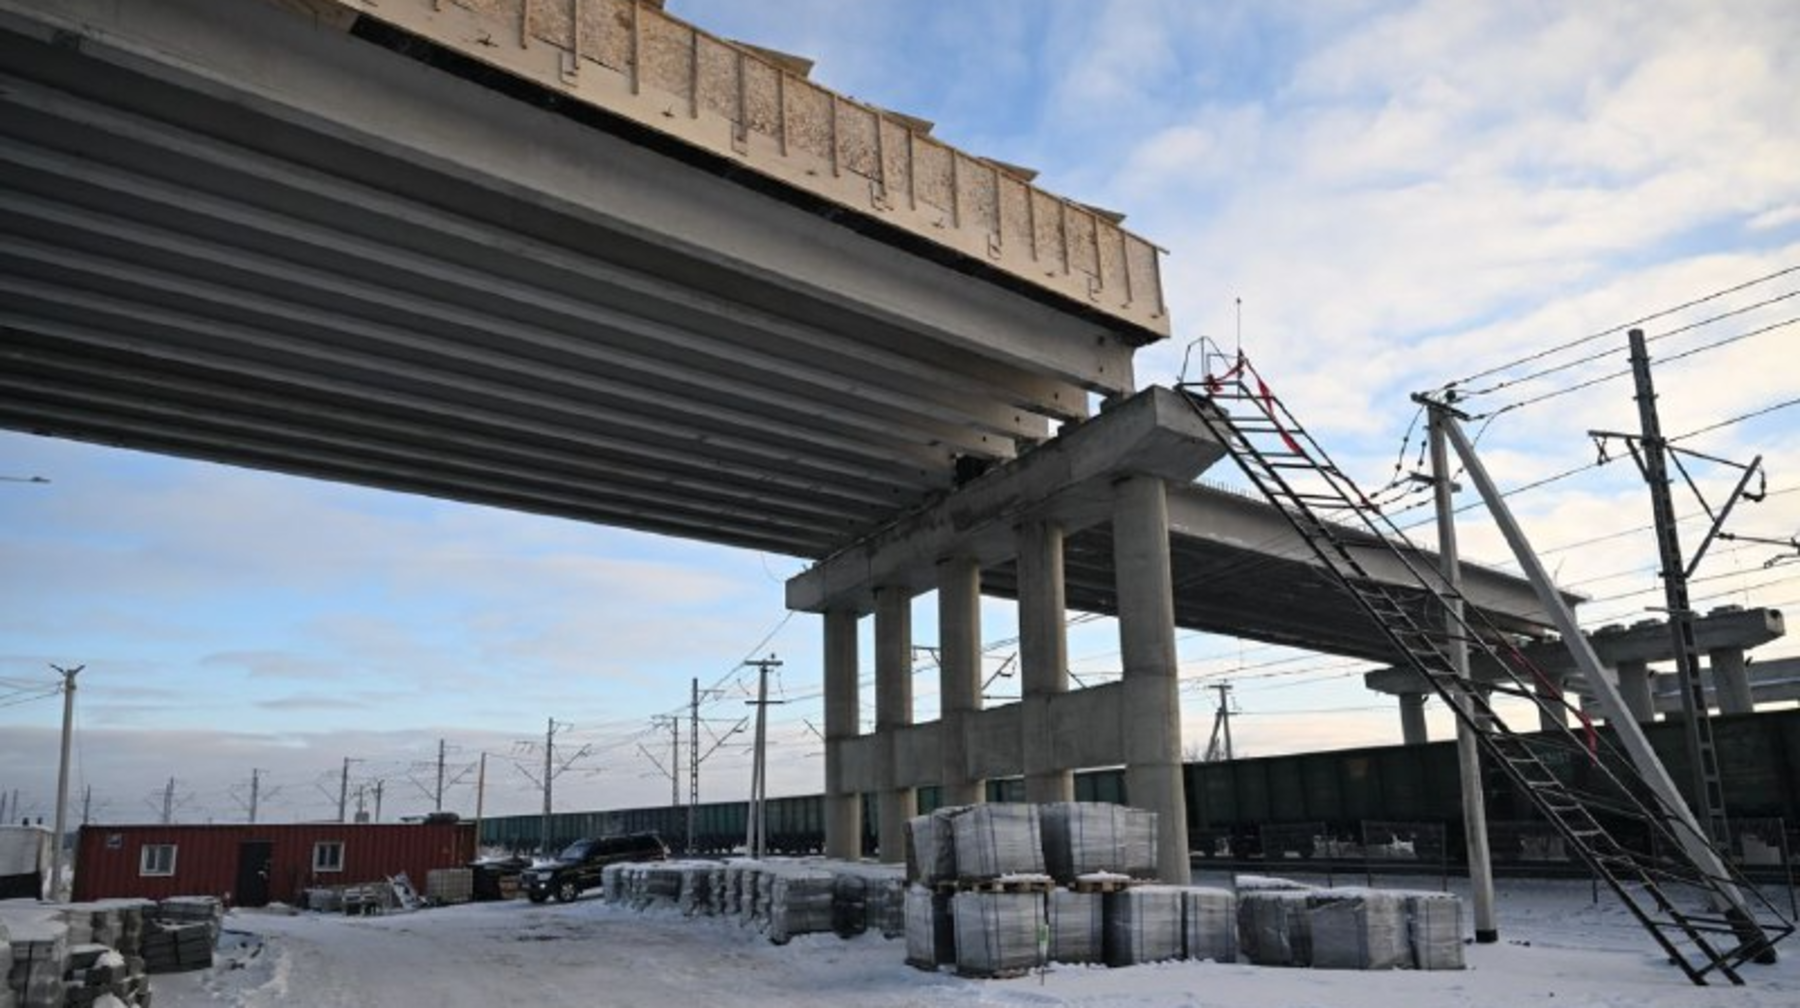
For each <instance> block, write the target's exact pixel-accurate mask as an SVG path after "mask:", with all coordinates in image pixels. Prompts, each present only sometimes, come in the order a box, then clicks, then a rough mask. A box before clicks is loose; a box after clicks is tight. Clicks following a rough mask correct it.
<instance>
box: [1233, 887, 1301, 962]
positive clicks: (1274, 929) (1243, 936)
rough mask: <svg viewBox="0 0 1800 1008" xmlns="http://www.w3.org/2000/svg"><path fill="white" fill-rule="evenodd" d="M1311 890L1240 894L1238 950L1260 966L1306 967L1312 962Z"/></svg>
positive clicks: (1253, 891) (1271, 889)
mask: <svg viewBox="0 0 1800 1008" xmlns="http://www.w3.org/2000/svg"><path fill="white" fill-rule="evenodd" d="M1311 896H1312V891H1311V890H1310V889H1283V888H1265V889H1258V888H1253V889H1250V890H1244V889H1242V888H1240V889H1239V891H1238V947H1239V949H1240V950H1241V951H1242V952H1243V954H1244V956H1245V957H1246V958H1248V959H1249V960H1250V961H1251V962H1253V963H1255V964H1256V965H1258V966H1305V965H1307V964H1309V963H1310V962H1311V961H1312V936H1311V932H1310V931H1309V930H1308V926H1307V925H1308V919H1307V911H1308V910H1309V909H1311V906H1310V900H1311Z"/></svg>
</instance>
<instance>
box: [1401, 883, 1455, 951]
mask: <svg viewBox="0 0 1800 1008" xmlns="http://www.w3.org/2000/svg"><path fill="white" fill-rule="evenodd" d="M1402 895H1403V899H1404V900H1405V905H1406V922H1407V944H1408V945H1409V947H1410V950H1411V952H1412V963H1413V965H1414V966H1416V967H1418V968H1419V969H1425V970H1444V969H1462V968H1463V940H1462V900H1461V899H1460V898H1458V897H1456V896H1452V895H1450V894H1448V893H1431V892H1424V893H1421V892H1409V893H1404V894H1402Z"/></svg>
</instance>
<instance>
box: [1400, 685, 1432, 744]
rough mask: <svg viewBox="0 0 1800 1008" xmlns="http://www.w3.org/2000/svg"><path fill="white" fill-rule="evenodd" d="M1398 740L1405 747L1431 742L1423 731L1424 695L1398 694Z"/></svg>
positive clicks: (1428, 735) (1429, 737)
mask: <svg viewBox="0 0 1800 1008" xmlns="http://www.w3.org/2000/svg"><path fill="white" fill-rule="evenodd" d="M1400 740H1401V741H1402V742H1404V743H1406V744H1407V745H1424V744H1425V743H1427V742H1429V741H1431V735H1430V734H1429V733H1428V732H1427V731H1426V730H1425V694H1423V693H1402V694H1400Z"/></svg>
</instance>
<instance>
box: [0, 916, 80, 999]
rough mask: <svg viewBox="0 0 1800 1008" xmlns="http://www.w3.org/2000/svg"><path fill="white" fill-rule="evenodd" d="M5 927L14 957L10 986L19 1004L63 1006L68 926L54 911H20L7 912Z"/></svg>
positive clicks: (11, 953)
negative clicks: (40, 912)
mask: <svg viewBox="0 0 1800 1008" xmlns="http://www.w3.org/2000/svg"><path fill="white" fill-rule="evenodd" d="M6 930H7V944H8V945H9V946H10V958H11V960H12V962H11V965H10V967H9V969H8V970H7V987H8V988H9V990H10V991H11V993H12V996H13V998H14V1000H15V1001H16V1002H17V1004H18V1006H19V1008H62V1004H63V976H64V975H65V974H66V973H68V971H69V926H68V925H67V924H64V923H63V922H62V921H60V920H58V919H56V917H55V915H54V914H49V913H43V914H32V913H27V912H17V913H9V914H8V915H7V918H6Z"/></svg>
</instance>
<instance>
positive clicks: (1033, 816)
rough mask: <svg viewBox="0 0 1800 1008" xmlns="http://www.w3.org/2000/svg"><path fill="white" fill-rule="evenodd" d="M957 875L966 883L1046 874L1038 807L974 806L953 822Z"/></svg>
mask: <svg viewBox="0 0 1800 1008" xmlns="http://www.w3.org/2000/svg"><path fill="white" fill-rule="evenodd" d="M950 831H951V833H952V835H953V837H954V839H955V845H956V875H957V878H959V879H961V880H963V881H987V880H991V879H997V878H1001V877H1003V876H1018V875H1027V876H1029V875H1039V876H1041V875H1043V874H1044V841H1043V835H1042V833H1041V832H1040V831H1039V828H1038V810H1037V806H1036V805H1027V804H1023V803H1001V804H989V805H975V806H971V807H970V808H968V809H967V810H965V811H964V812H963V813H962V814H961V815H958V816H955V817H954V818H952V819H951V820H950Z"/></svg>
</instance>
